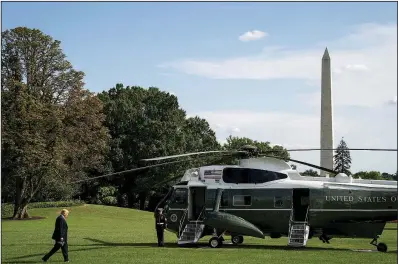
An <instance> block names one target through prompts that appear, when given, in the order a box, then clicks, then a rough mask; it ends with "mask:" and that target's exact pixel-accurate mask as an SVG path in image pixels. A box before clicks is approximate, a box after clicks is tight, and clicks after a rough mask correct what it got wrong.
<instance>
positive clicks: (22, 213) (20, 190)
mask: <svg viewBox="0 0 398 264" xmlns="http://www.w3.org/2000/svg"><path fill="white" fill-rule="evenodd" d="M25 186H26V183H25V181H24V179H21V178H19V177H18V178H17V179H16V190H15V203H14V215H13V216H12V218H13V219H24V218H29V214H28V203H29V201H28V199H26V198H24V196H25V192H26V190H25Z"/></svg>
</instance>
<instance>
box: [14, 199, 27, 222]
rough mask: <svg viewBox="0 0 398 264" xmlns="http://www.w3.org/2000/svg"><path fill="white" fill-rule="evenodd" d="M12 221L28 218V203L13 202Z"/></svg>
mask: <svg viewBox="0 0 398 264" xmlns="http://www.w3.org/2000/svg"><path fill="white" fill-rule="evenodd" d="M12 218H13V219H25V218H30V216H29V214H28V203H26V202H24V203H18V202H15V204H14V215H13V217H12Z"/></svg>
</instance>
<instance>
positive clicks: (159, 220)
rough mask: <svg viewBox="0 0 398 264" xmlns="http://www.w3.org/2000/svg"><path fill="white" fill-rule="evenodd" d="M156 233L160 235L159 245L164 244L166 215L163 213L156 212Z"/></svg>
mask: <svg viewBox="0 0 398 264" xmlns="http://www.w3.org/2000/svg"><path fill="white" fill-rule="evenodd" d="M155 217H156V221H155V224H156V234H157V236H158V246H159V247H163V246H164V229H165V228H166V217H165V216H164V215H163V214H159V213H158V214H156V216H155Z"/></svg>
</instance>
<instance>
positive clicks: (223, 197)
mask: <svg viewBox="0 0 398 264" xmlns="http://www.w3.org/2000/svg"><path fill="white" fill-rule="evenodd" d="M220 206H221V207H226V206H228V194H226V193H225V192H223V193H222V194H221V203H220Z"/></svg>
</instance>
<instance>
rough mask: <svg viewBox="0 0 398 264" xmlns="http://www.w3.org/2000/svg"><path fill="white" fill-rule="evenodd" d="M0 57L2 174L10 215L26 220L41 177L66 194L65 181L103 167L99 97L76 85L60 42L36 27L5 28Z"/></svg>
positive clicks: (78, 77) (79, 80)
mask: <svg viewBox="0 0 398 264" xmlns="http://www.w3.org/2000/svg"><path fill="white" fill-rule="evenodd" d="M1 62H2V78H1V83H2V98H1V102H2V176H3V177H6V179H5V180H4V182H5V183H6V184H7V183H11V184H15V185H14V186H15V188H14V190H15V191H14V192H13V194H14V195H15V199H14V204H15V206H14V215H13V217H14V218H25V217H29V214H28V212H27V205H28V204H29V202H30V201H31V200H32V198H33V197H34V196H35V195H37V194H38V193H39V192H40V189H41V188H42V187H43V184H44V183H45V184H46V186H51V185H52V186H54V188H63V189H64V190H63V191H66V192H67V193H69V194H71V192H72V191H73V190H71V189H73V188H70V187H66V186H67V185H65V183H67V182H68V181H70V180H71V179H80V178H82V177H85V174H86V173H90V172H92V171H93V170H94V171H102V165H103V162H104V161H103V154H104V153H105V152H106V150H107V143H106V142H107V139H108V134H107V129H106V128H105V127H104V126H103V124H102V122H103V119H104V116H103V114H102V113H101V112H102V103H101V102H100V101H99V100H98V98H96V97H94V96H93V95H91V94H90V93H89V92H87V91H85V90H84V89H83V86H84V83H83V77H84V73H83V72H80V71H76V70H74V69H73V67H72V65H71V63H70V62H69V61H67V60H66V56H65V54H64V53H63V52H62V49H61V47H60V41H58V40H53V39H52V38H51V37H50V36H48V35H45V34H44V33H42V32H41V31H40V30H37V29H29V28H26V27H18V28H15V29H12V30H6V31H4V32H2V56H1ZM67 189H69V191H68V190H67ZM47 190H48V188H47ZM58 190H59V189H58ZM59 192H62V190H61V191H59ZM42 194H43V192H42ZM44 196H45V195H44Z"/></svg>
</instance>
